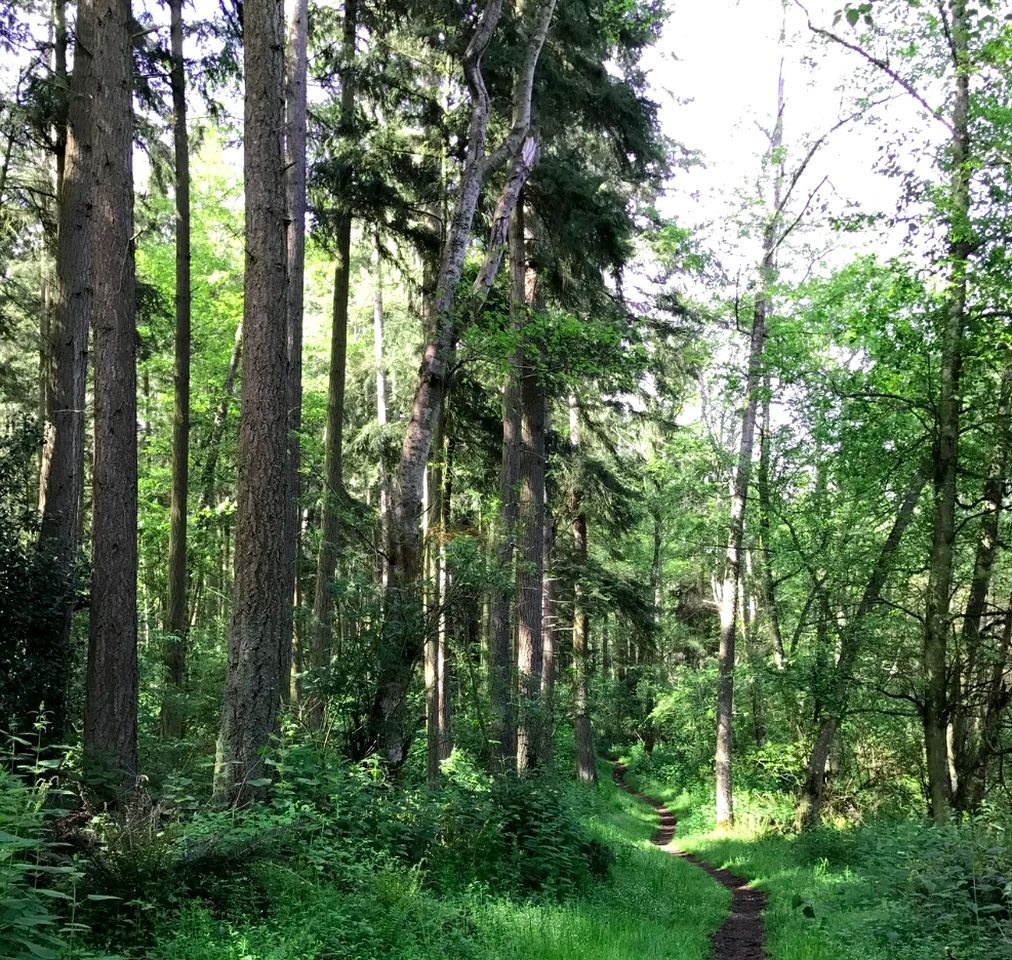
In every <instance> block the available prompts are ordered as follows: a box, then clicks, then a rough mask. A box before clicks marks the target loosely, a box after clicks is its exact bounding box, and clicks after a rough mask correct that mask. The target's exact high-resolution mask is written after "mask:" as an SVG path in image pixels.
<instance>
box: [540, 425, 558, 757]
mask: <svg viewBox="0 0 1012 960" xmlns="http://www.w3.org/2000/svg"><path fill="white" fill-rule="evenodd" d="M546 431H547V425H546ZM547 500H548V496H547V491H546V494H545V501H546V503H545V529H544V537H543V539H542V551H543V553H542V556H543V558H544V559H543V562H542V587H541V635H542V641H541V648H542V651H543V653H542V670H541V715H542V718H543V720H542V725H541V749H540V753H541V761H542V763H544V764H545V765H546V766H550V765H551V763H552V756H553V752H554V746H555V677H556V672H557V671H558V665H557V651H556V649H555V577H554V576H553V572H552V554H553V552H554V550H555V523H554V520H553V519H552V515H551V513H550V512H549V509H548V503H547Z"/></svg>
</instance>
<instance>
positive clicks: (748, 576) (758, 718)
mask: <svg viewBox="0 0 1012 960" xmlns="http://www.w3.org/2000/svg"><path fill="white" fill-rule="evenodd" d="M752 576H753V574H752V557H751V554H750V552H749V551H748V550H746V551H745V569H744V570H743V571H742V578H741V580H740V581H739V582H738V606H739V608H740V610H741V636H742V640H743V641H744V645H745V662H746V663H747V664H748V668H749V684H748V692H749V699H750V700H751V701H752V733H753V735H754V737H755V742H756V746H758V747H763V746H765V745H766V704H765V703H764V702H763V689H762V681H761V673H760V669H761V667H760V664H761V661H760V658H759V656H758V654H757V653H756V648H755V647H756V645H755V632H754V631H755V600H754V598H753V594H752Z"/></svg>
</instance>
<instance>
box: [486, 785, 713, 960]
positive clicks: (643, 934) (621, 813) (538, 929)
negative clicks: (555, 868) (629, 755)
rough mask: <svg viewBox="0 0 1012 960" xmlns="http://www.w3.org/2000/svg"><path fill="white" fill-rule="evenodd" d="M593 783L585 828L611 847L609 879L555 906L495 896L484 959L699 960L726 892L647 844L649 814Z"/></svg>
mask: <svg viewBox="0 0 1012 960" xmlns="http://www.w3.org/2000/svg"><path fill="white" fill-rule="evenodd" d="M599 774H600V777H601V781H602V783H601V786H600V787H599V788H598V793H597V796H596V797H595V798H594V801H593V804H592V813H591V816H590V826H591V828H592V829H593V831H594V833H595V834H596V835H597V836H598V837H599V838H600V839H601V840H603V841H605V842H606V843H607V844H608V845H609V846H610V847H611V848H612V850H613V851H614V852H615V857H616V860H615V864H614V866H613V868H612V875H611V878H610V880H609V881H607V882H606V883H604V884H601V885H600V886H599V887H598V888H597V889H596V890H594V891H593V892H592V893H591V894H590V895H589V896H586V897H582V898H580V899H578V900H573V901H571V902H564V903H558V904H528V905H518V904H515V903H507V902H500V903H498V904H496V905H495V906H494V907H493V909H492V910H490V911H489V912H488V913H487V914H485V917H486V920H485V926H484V931H483V933H484V938H485V945H486V949H487V952H483V953H482V954H481V956H482V957H487V958H489V960H492V958H495V960H513V958H517V960H520V958H534V960H572V958H574V957H579V958H581V960H634V958H637V960H639V958H641V960H704V958H705V957H707V956H709V941H710V937H711V936H712V934H713V932H714V930H716V928H717V927H718V926H719V925H720V922H721V921H722V919H723V918H724V916H725V915H726V913H727V909H728V905H729V903H730V895H729V894H728V893H727V891H725V890H724V889H723V888H721V887H720V886H718V885H717V884H716V883H714V882H713V881H712V880H711V879H710V878H709V877H707V876H706V875H705V874H704V873H702V872H701V871H700V870H698V869H696V868H695V867H693V866H692V865H691V864H688V863H685V862H684V861H682V860H679V859H677V858H676V857H672V856H671V855H670V854H667V853H664V852H663V851H662V850H659V849H658V848H656V847H654V846H652V845H651V844H650V837H651V835H652V834H653V832H654V830H655V829H656V815H655V813H654V812H653V810H651V809H650V808H649V807H647V806H646V805H645V804H643V803H642V802H640V801H638V800H636V799H634V798H633V797H630V796H628V795H627V794H625V793H622V792H620V791H619V790H617V789H616V788H615V787H614V786H613V785H612V784H611V769H610V768H606V767H602V768H601V770H600V771H599Z"/></svg>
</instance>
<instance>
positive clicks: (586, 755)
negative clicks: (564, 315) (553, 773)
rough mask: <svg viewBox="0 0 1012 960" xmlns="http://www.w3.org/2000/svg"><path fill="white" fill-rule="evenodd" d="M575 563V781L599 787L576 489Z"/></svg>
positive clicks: (573, 412)
mask: <svg viewBox="0 0 1012 960" xmlns="http://www.w3.org/2000/svg"><path fill="white" fill-rule="evenodd" d="M569 442H570V443H571V444H572V445H573V447H574V448H575V449H576V450H579V448H580V414H579V411H578V410H577V407H576V400H575V399H574V398H573V397H572V396H571V397H570V398H569ZM570 506H571V512H572V514H573V559H574V561H575V562H576V582H575V584H574V586H573V722H574V734H575V737H576V777H577V779H578V780H580V781H582V782H583V783H597V764H596V763H595V762H594V734H593V729H592V726H591V719H590V657H589V649H588V648H589V644H590V617H589V616H588V614H587V607H586V586H585V584H584V579H583V578H584V576H585V574H586V568H587V515H586V514H585V513H584V511H583V491H582V490H581V488H580V485H579V483H577V484H576V485H575V486H574V488H573V494H572V502H571V505H570ZM601 659H602V663H603V664H604V667H603V669H604V670H605V672H606V675H607V670H608V666H609V664H608V654H607V637H606V636H602V656H601Z"/></svg>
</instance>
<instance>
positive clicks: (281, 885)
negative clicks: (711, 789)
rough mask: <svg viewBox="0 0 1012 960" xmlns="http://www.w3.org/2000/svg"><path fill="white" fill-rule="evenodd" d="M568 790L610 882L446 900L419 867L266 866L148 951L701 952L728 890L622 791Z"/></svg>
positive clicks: (225, 954)
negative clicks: (323, 875) (344, 878)
mask: <svg viewBox="0 0 1012 960" xmlns="http://www.w3.org/2000/svg"><path fill="white" fill-rule="evenodd" d="M600 774H601V781H602V782H601V784H600V785H599V786H598V787H597V788H596V789H587V790H578V789H577V788H576V787H574V788H573V792H572V802H573V803H574V804H576V805H578V806H580V807H582V808H583V810H584V819H585V821H586V823H587V825H588V827H589V829H590V830H591V832H592V833H593V835H594V836H595V837H596V838H597V839H599V840H602V841H603V842H605V843H606V844H607V845H608V846H609V848H610V849H611V850H612V852H613V854H614V857H615V860H614V863H613V865H612V869H611V872H610V875H609V877H608V879H607V880H605V881H603V882H601V883H599V884H597V885H595V886H594V887H593V888H592V889H590V890H589V891H587V892H586V893H585V894H583V895H582V896H578V897H573V898H571V899H568V900H562V901H551V900H544V901H536V900H535V901H531V900H526V901H524V900H516V899H507V898H503V897H497V896H493V895H491V894H490V893H489V892H488V891H487V890H485V889H483V888H479V887H472V888H470V889H467V888H465V889H463V890H462V892H459V893H456V894H453V895H452V896H447V897H443V898H440V897H439V896H437V895H436V894H435V893H434V892H433V891H431V890H430V889H427V888H426V886H425V884H424V882H423V877H422V873H421V872H420V871H419V870H406V869H404V868H403V867H399V868H397V869H391V870H389V871H385V870H382V869H381V870H377V871H376V873H375V875H374V876H371V877H370V878H369V879H368V880H367V881H366V882H365V883H364V884H358V885H355V886H353V887H348V888H345V889H341V888H340V887H338V886H335V885H333V884H328V883H323V882H319V881H316V880H315V878H312V877H309V878H307V877H306V876H304V875H301V874H299V875H296V874H293V873H291V872H290V871H286V870H285V869H284V868H283V867H279V866H278V865H276V864H265V865H262V866H261V867H260V868H258V871H257V875H256V876H255V877H251V880H252V881H253V882H252V883H251V885H250V887H251V889H255V890H256V894H255V896H253V897H252V898H251V899H250V900H249V901H248V902H247V901H244V900H243V895H242V894H241V893H240V894H238V897H239V902H237V903H236V904H235V906H234V908H226V909H225V910H222V909H220V907H219V908H217V909H213V910H212V909H209V907H208V905H207V904H203V903H200V902H193V903H190V904H188V905H186V906H185V907H184V908H183V909H182V910H181V911H180V912H179V913H178V914H177V915H176V916H174V917H172V918H167V923H166V925H165V926H163V928H162V929H161V930H160V931H159V933H158V935H157V938H156V943H157V945H156V946H155V947H154V948H153V949H151V950H150V951H149V952H148V953H147V956H148V958H150V960H339V958H340V960H373V958H375V960H381V958H382V960H430V958H431V960H572V958H576V957H579V958H580V960H705V958H706V957H707V956H708V955H709V940H710V937H711V935H712V933H713V931H714V930H715V929H716V928H717V926H719V924H720V922H721V920H722V919H723V917H724V916H725V915H726V912H727V907H728V903H729V895H728V894H727V892H726V891H725V890H723V888H721V887H720V886H718V885H717V884H715V883H714V882H713V881H712V880H710V879H709V877H707V876H706V875H705V874H703V873H702V872H701V871H699V870H697V869H696V868H694V867H692V866H691V865H690V864H687V863H685V862H683V861H681V860H679V859H677V858H675V857H672V856H670V855H669V854H666V853H664V852H663V851H661V850H659V849H657V848H656V847H653V846H652V845H651V844H650V842H649V838H650V836H651V835H652V833H653V831H654V829H655V826H656V817H655V814H654V813H653V811H652V810H650V809H649V808H648V807H647V806H646V805H645V804H643V803H641V802H639V801H637V800H635V799H634V798H632V797H629V796H627V795H626V794H624V793H622V792H620V791H619V790H617V789H616V788H615V787H614V786H613V784H612V783H611V772H610V768H607V767H602V769H601V771H600Z"/></svg>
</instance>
